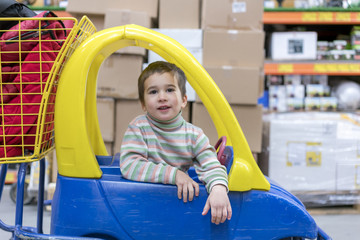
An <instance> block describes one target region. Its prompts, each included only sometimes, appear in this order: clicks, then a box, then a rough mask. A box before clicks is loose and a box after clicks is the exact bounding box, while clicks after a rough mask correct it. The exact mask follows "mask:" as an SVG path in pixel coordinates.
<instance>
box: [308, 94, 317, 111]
mask: <svg viewBox="0 0 360 240" xmlns="http://www.w3.org/2000/svg"><path fill="white" fill-rule="evenodd" d="M319 109H320V97H305V110H306V111H315V110H319Z"/></svg>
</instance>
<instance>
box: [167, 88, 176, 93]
mask: <svg viewBox="0 0 360 240" xmlns="http://www.w3.org/2000/svg"><path fill="white" fill-rule="evenodd" d="M167 91H168V92H174V91H175V88H168V89H167Z"/></svg>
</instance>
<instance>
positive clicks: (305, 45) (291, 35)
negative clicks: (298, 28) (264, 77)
mask: <svg viewBox="0 0 360 240" xmlns="http://www.w3.org/2000/svg"><path fill="white" fill-rule="evenodd" d="M316 43H317V32H274V33H273V34H272V36H271V47H270V48H271V58H272V59H274V60H300V59H301V60H315V59H316V48H317V46H316Z"/></svg>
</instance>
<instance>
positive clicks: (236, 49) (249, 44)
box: [203, 29, 265, 67]
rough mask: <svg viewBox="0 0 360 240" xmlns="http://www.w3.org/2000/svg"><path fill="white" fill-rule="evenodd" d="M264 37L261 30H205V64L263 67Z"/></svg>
mask: <svg viewBox="0 0 360 240" xmlns="http://www.w3.org/2000/svg"><path fill="white" fill-rule="evenodd" d="M264 37H265V34H264V32H263V31H261V30H253V31H241V30H220V29H211V30H209V29H208V30H204V43H203V44H204V45H203V64H204V65H205V66H218V67H219V66H224V65H226V66H238V67H261V66H263V64H264Z"/></svg>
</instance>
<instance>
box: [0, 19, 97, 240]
mask: <svg viewBox="0 0 360 240" xmlns="http://www.w3.org/2000/svg"><path fill="white" fill-rule="evenodd" d="M0 21H6V22H8V21H12V22H13V24H11V25H12V26H13V27H11V28H9V29H1V30H0V64H1V67H0V165H1V171H0V199H1V195H2V190H3V187H4V184H5V177H6V174H7V170H8V165H9V164H20V167H19V170H18V174H17V175H18V177H17V192H16V213H15V224H14V225H8V224H6V223H4V222H3V221H1V220H0V228H1V229H3V230H5V231H9V232H12V234H13V238H14V239H19V237H20V236H25V235H28V236H29V237H36V236H37V234H40V235H39V236H40V237H44V238H46V236H45V235H44V236H42V233H43V230H42V222H43V204H44V178H45V156H46V155H47V154H48V153H49V152H51V151H52V150H53V149H54V147H55V143H54V111H55V96H56V92H57V88H58V84H59V79H60V78H59V76H60V74H61V71H62V69H63V66H64V64H65V63H66V61H67V60H68V58H69V57H70V56H71V54H72V53H73V51H74V50H75V49H76V48H77V47H78V46H79V44H80V43H81V42H82V41H83V40H85V39H86V38H87V37H88V36H89V35H91V34H93V33H94V32H95V31H96V29H95V27H94V25H93V24H92V23H91V22H90V21H89V19H88V18H87V17H83V18H82V19H81V21H80V22H79V23H78V21H77V20H76V19H75V18H59V17H57V16H56V15H54V14H53V13H52V12H42V13H40V14H38V15H37V16H36V17H33V18H0ZM37 161H38V163H39V165H40V171H39V187H38V216H37V217H38V219H37V220H38V221H37V226H36V227H25V226H24V227H23V226H22V220H23V202H24V185H25V175H26V169H27V166H28V164H29V163H32V162H37ZM37 237H38V236H37Z"/></svg>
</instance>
